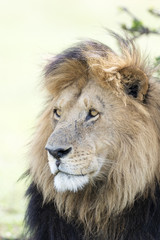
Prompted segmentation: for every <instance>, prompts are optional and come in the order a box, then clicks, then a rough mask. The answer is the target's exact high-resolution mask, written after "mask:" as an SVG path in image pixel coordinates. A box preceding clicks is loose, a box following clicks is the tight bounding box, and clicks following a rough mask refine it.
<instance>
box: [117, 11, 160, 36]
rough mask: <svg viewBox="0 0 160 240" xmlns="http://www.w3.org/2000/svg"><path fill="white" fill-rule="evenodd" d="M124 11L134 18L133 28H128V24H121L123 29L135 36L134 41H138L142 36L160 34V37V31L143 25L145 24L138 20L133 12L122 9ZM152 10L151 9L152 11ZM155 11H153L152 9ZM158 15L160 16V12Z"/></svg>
mask: <svg viewBox="0 0 160 240" xmlns="http://www.w3.org/2000/svg"><path fill="white" fill-rule="evenodd" d="M120 9H121V10H122V11H124V12H126V13H127V14H128V15H129V16H130V17H131V18H132V26H131V27H128V26H127V25H126V24H121V27H122V29H124V30H125V31H128V32H130V33H131V34H132V35H133V39H136V38H138V37H140V36H142V35H144V34H145V35H148V34H158V35H160V29H152V28H149V27H147V26H145V25H144V24H143V22H142V21H141V20H140V19H138V18H137V17H136V16H135V15H134V14H133V13H132V12H131V11H129V10H128V9H127V8H125V7H121V8H120ZM150 10H151V9H150ZM152 11H153V9H152ZM156 14H160V13H159V12H158V13H157V12H156Z"/></svg>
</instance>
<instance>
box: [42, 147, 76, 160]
mask: <svg viewBox="0 0 160 240" xmlns="http://www.w3.org/2000/svg"><path fill="white" fill-rule="evenodd" d="M46 150H47V151H48V152H49V153H50V154H51V155H52V156H53V157H54V158H56V159H60V158H62V157H65V156H66V155H67V154H68V153H70V152H71V150H72V148H71V147H70V148H68V149H63V148H57V149H55V150H53V149H51V148H48V147H46Z"/></svg>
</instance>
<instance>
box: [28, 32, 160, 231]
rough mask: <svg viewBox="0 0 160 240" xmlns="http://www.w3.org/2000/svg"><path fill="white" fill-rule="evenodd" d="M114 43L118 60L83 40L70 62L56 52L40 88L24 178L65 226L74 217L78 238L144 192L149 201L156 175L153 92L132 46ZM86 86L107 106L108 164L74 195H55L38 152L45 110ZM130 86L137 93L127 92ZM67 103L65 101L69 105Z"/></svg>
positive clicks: (157, 115) (47, 125) (156, 102)
mask: <svg viewBox="0 0 160 240" xmlns="http://www.w3.org/2000/svg"><path fill="white" fill-rule="evenodd" d="M116 38H117V39H118V41H119V45H120V47H121V55H117V54H115V53H114V52H113V51H112V50H111V49H110V48H108V47H106V46H104V45H101V44H100V43H93V42H85V43H82V44H81V45H79V46H78V47H77V49H78V50H77V52H78V54H77V55H78V57H68V55H67V53H64V54H62V56H57V57H56V58H55V59H52V61H51V62H50V63H49V64H48V65H47V66H46V68H45V81H44V86H45V88H46V89H47V90H48V94H49V97H48V102H47V105H46V108H45V109H44V111H43V113H42V115H41V117H40V119H39V123H38V125H37V130H36V133H35V136H34V139H33V142H32V146H31V162H30V173H31V176H32V178H33V179H34V182H35V183H36V184H37V185H38V187H39V188H40V189H41V190H42V192H43V196H44V202H49V201H50V200H54V201H55V203H56V206H57V209H58V211H59V213H60V214H61V215H62V216H64V217H65V218H67V219H68V221H70V220H71V219H76V221H77V223H83V224H84V226H85V229H86V232H88V231H92V232H95V233H97V232H98V231H99V230H100V229H103V230H104V229H106V228H107V226H109V225H110V224H112V222H113V221H114V220H113V219H114V216H116V215H117V214H119V213H121V212H122V211H123V210H124V209H125V208H126V207H130V206H132V204H133V203H134V201H135V199H136V198H138V197H139V196H144V198H146V197H147V194H148V192H150V191H152V192H153V195H154V188H155V184H156V182H157V181H158V182H159V176H160V162H159V158H160V152H159V140H160V139H159V138H160V124H159V122H160V110H159V109H160V97H159V96H160V86H159V84H158V83H156V81H155V80H154V79H153V77H152V73H153V69H151V68H150V66H149V65H148V63H147V61H146V59H144V58H142V56H141V53H140V51H139V50H137V49H136V47H135V45H134V43H133V42H132V41H129V40H124V39H122V38H120V37H119V36H116ZM70 51H71V50H70ZM59 59H60V60H59ZM89 82H92V83H93V84H92V85H93V86H95V89H96V88H98V86H100V88H102V89H103V90H104V91H107V92H111V96H110V94H109V95H108V98H109V100H105V99H104V102H105V101H106V102H107V101H109V102H110V103H112V104H113V106H114V108H113V109H115V110H113V112H112V110H111V112H110V113H109V116H110V121H113V122H112V124H111V126H113V127H114V128H115V129H117V132H116V133H117V134H116V136H114V139H113V142H112V143H111V142H110V145H111V150H112V151H111V152H109V153H108V155H109V157H110V159H109V160H110V161H106V162H104V163H103V166H102V168H101V170H100V171H99V173H98V175H96V176H95V177H93V178H91V181H90V182H89V184H87V185H86V186H85V187H84V188H83V189H82V190H80V191H77V192H71V191H66V192H62V193H61V192H57V191H56V190H55V189H54V186H53V180H54V175H52V174H51V172H50V169H49V166H48V160H47V152H46V150H45V145H46V142H47V140H48V138H49V136H50V135H51V133H52V132H53V130H54V129H55V123H54V121H53V118H52V112H53V106H54V104H55V102H56V101H58V99H59V98H60V96H61V94H62V93H63V92H64V91H68V92H72V91H73V92H74V91H76V89H78V93H77V95H80V94H81V92H82V90H83V89H84V88H85V87H86V86H87V84H88V83H89ZM134 85H135V86H136V88H138V90H137V93H134V92H130V91H132V90H130V89H132V86H134ZM133 89H134V88H133ZM97 91H98V90H97ZM133 91H134V90H133ZM134 94H137V95H136V96H134ZM100 95H101V96H105V95H103V93H101V94H100ZM75 101H76V98H75V97H72V103H73V102H74V103H75ZM94 101H96V99H94ZM69 108H70V106H68V109H69ZM68 111H69V110H68ZM114 111H115V112H114ZM97 129H99V130H97ZM96 131H100V132H101V137H102V139H103V135H104V132H103V129H102V128H101V126H99V128H96ZM94 134H96V132H95V133H94ZM98 134H99V135H100V133H98ZM99 135H98V136H99ZM114 141H115V142H114ZM107 151H109V150H107ZM108 228H109V227H108Z"/></svg>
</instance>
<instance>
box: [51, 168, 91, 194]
mask: <svg viewBox="0 0 160 240" xmlns="http://www.w3.org/2000/svg"><path fill="white" fill-rule="evenodd" d="M88 182H89V177H88V176H87V175H85V176H76V175H68V174H66V173H63V172H59V173H57V175H56V176H55V177H54V187H55V188H56V190H57V192H66V191H72V192H77V191H79V190H81V189H82V188H83V187H84V186H85V185H86V184H87V183H88Z"/></svg>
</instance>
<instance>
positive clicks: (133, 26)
mask: <svg viewBox="0 0 160 240" xmlns="http://www.w3.org/2000/svg"><path fill="white" fill-rule="evenodd" d="M119 10H120V11H122V12H125V13H127V14H128V15H129V16H130V17H131V23H130V24H125V23H122V24H121V28H122V29H123V30H125V31H126V32H128V33H129V34H130V35H131V38H132V39H137V38H139V37H141V36H142V35H149V34H157V35H159V36H160V21H159V27H155V28H151V27H149V26H147V25H145V24H144V23H143V21H142V20H140V19H138V18H137V17H136V16H135V15H134V14H133V13H132V12H131V11H129V10H128V9H127V8H125V7H120V8H119ZM148 12H149V13H150V14H152V15H153V16H155V17H159V20H160V11H159V10H157V9H154V8H150V9H148ZM159 54H160V53H159ZM159 64H160V56H157V57H156V58H155V66H157V65H159ZM158 74H159V76H160V70H158Z"/></svg>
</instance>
